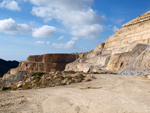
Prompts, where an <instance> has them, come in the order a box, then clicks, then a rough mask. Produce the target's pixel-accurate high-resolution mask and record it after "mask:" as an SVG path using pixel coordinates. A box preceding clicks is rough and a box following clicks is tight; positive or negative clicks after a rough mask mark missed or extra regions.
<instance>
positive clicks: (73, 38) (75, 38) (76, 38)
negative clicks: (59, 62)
mask: <svg viewBox="0 0 150 113" xmlns="http://www.w3.org/2000/svg"><path fill="white" fill-rule="evenodd" d="M71 40H73V41H77V40H79V38H78V37H72V38H71Z"/></svg>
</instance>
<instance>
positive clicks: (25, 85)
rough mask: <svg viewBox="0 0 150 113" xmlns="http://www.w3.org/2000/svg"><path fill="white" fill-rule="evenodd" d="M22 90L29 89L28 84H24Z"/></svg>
mask: <svg viewBox="0 0 150 113" xmlns="http://www.w3.org/2000/svg"><path fill="white" fill-rule="evenodd" d="M22 88H23V89H30V86H29V84H28V83H25V84H24V85H23V87H22Z"/></svg>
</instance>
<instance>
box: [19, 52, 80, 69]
mask: <svg viewBox="0 0 150 113" xmlns="http://www.w3.org/2000/svg"><path fill="white" fill-rule="evenodd" d="M80 56H81V55H79V54H44V55H34V56H29V57H28V58H27V60H26V61H23V62H20V64H19V67H18V68H19V70H27V71H44V72H48V71H50V70H51V69H56V70H59V71H62V70H64V69H65V66H66V64H67V63H70V62H73V61H75V60H76V59H77V58H79V57H80Z"/></svg>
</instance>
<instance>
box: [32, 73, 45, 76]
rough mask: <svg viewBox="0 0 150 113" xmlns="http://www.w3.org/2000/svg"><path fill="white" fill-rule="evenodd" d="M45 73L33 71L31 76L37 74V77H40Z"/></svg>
mask: <svg viewBox="0 0 150 113" xmlns="http://www.w3.org/2000/svg"><path fill="white" fill-rule="evenodd" d="M44 74H45V73H43V72H37V73H34V74H32V77H33V76H39V77H41V76H42V75H44Z"/></svg>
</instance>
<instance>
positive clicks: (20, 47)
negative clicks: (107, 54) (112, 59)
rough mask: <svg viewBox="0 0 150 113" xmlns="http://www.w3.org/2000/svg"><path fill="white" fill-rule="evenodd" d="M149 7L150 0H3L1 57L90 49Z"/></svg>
mask: <svg viewBox="0 0 150 113" xmlns="http://www.w3.org/2000/svg"><path fill="white" fill-rule="evenodd" d="M149 10H150V1H149V0H0V58H2V59H5V60H17V61H25V60H26V59H27V57H28V56H29V55H40V54H47V53H76V52H78V53H81V52H88V51H91V50H93V49H94V47H95V46H97V45H99V44H100V43H103V42H104V41H105V40H106V39H107V38H108V37H109V36H111V35H113V34H114V33H115V32H117V30H118V29H119V28H121V27H122V25H123V24H125V23H127V22H128V21H130V20H132V19H134V18H136V17H138V16H139V15H141V14H143V13H145V12H147V11H149Z"/></svg>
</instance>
